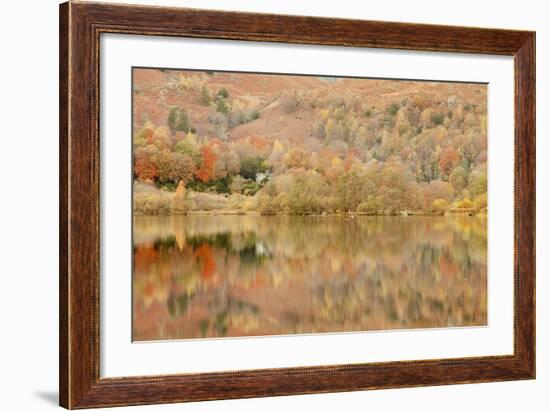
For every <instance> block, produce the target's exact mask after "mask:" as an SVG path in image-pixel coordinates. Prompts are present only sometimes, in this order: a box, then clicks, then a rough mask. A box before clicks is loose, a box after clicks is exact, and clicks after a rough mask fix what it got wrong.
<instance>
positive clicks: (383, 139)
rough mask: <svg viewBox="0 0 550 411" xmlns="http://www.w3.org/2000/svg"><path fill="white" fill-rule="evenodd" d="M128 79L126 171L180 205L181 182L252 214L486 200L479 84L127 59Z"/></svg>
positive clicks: (483, 94) (427, 207) (465, 204)
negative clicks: (137, 65)
mask: <svg viewBox="0 0 550 411" xmlns="http://www.w3.org/2000/svg"><path fill="white" fill-rule="evenodd" d="M133 86H134V89H133V93H134V96H133V99H134V107H133V116H134V118H133V124H134V130H133V131H134V149H135V151H134V156H135V170H134V171H135V178H136V181H137V182H141V183H146V184H150V185H155V186H156V187H157V188H161V189H164V190H165V191H168V192H172V191H174V190H175V189H176V187H177V186H179V187H180V199H181V201H180V202H181V203H182V204H181V205H180V207H179V211H180V212H185V211H186V210H189V209H191V210H192V209H202V208H201V207H198V206H197V204H196V203H195V204H193V202H192V201H187V200H189V199H188V198H187V196H188V195H190V193H189V192H190V191H192V192H194V193H198V192H202V193H207V194H210V195H216V194H217V195H220V194H224V195H225V197H224V198H226V197H227V196H230V197H235V198H232V200H233V205H231V206H230V205H228V204H226V203H227V201H226V202H225V203H224V202H223V201H221V203H223V204H224V205H223V207H225V208H226V209H227V207H235V206H237V207H238V208H242V206H243V204H242V203H243V202H248V206H247V207H248V208H249V210H247V211H250V209H252V210H256V211H260V212H263V213H280V212H288V213H300V214H303V213H318V212H330V213H332V212H343V211H347V212H349V211H353V212H355V211H362V212H367V213H372V214H379V213H395V212H399V211H402V210H412V211H415V210H416V211H419V210H420V211H430V212H437V213H441V212H443V211H445V210H446V209H447V208H451V207H455V208H456V207H459V208H460V207H462V208H467V209H470V208H477V209H483V208H484V207H485V206H486V181H487V180H486V158H487V153H486V147H487V141H486V140H487V137H486V127H487V125H486V124H487V118H486V100H487V88H486V86H485V85H480V84H464V83H443V82H425V81H395V80H379V79H357V78H342V79H335V78H321V77H309V76H291V75H270V74H252V73H222V72H201V71H176V70H157V69H134V73H133ZM297 187H299V188H297ZM186 189H190V190H186ZM352 189H353V191H354V192H356V193H357V195H355V196H352V195H348V197H350V198H341V197H342V194H344V193H348V192H349V191H350V190H352ZM146 191H147V190H146ZM185 191H187V194H185V195H184V194H183V193H184V192H185ZM147 192H148V194H147V195H148V196H149V197H151V195H152V194H151V192H150V190H149V191H147ZM293 192H296V195H298V193H301V194H302V197H303V198H295V197H296V196H293V194H292V193H293ZM303 193H308V194H307V196H305V195H304V194H303ZM348 194H349V193H348ZM239 196H240V197H239ZM165 197H166V196H165ZM236 197H238V198H236ZM244 197H250V198H244ZM351 197H353V198H351ZM166 198H167V199H168V198H169V197H166ZM321 199H322V200H323V201H321ZM157 200H158V199H157ZM436 200H440V201H436ZM137 201H138V203H139V201H140V198H139V196H138V198H137ZM166 201H168V200H166ZM169 201H171V202H173V201H175V200H174V199H173V198H170V199H169ZM434 202H435V204H434ZM184 203H185V205H184ZM217 203H219V204H221V203H220V201H217ZM360 205H361V206H362V207H361V210H359V209H358V208H359V206H360ZM155 207H156V206H151V205H149V207H148V210H149V211H147V212H153V211H154V210H155ZM197 207H198V208H197ZM217 207H218V206H216V207H214V208H217ZM138 208H139V204H138ZM156 208H158V207H156ZM167 208H168V209H170V210H168V211H166V210H165V212H175V210H174V207H173V205H169V206H167ZM245 208H246V207H245ZM136 211H139V210H136ZM141 211H142V212H146V211H145V210H144V209H142V210H141Z"/></svg>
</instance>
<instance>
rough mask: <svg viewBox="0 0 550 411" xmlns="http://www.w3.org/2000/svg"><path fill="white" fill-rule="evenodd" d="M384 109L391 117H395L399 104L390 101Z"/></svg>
mask: <svg viewBox="0 0 550 411" xmlns="http://www.w3.org/2000/svg"><path fill="white" fill-rule="evenodd" d="M386 111H387V112H388V114H389V115H390V116H392V117H395V115H396V114H397V112H398V111H399V105H398V104H397V103H392V104H390V105H389V106H388V108H387V109H386Z"/></svg>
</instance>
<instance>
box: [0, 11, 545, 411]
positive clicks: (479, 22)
mask: <svg viewBox="0 0 550 411" xmlns="http://www.w3.org/2000/svg"><path fill="white" fill-rule="evenodd" d="M165 2H166V3H168V2H167V1H165ZM57 3H58V2H57V1H53V0H47V1H45V0H32V1H31V0H26V1H24V2H6V3H5V4H3V9H2V17H4V19H3V23H2V25H0V30H2V33H1V34H2V37H1V38H2V45H1V47H2V53H1V56H2V65H0V71H1V73H0V87H1V88H0V105H1V106H2V107H1V108H2V110H1V113H2V117H1V118H2V128H1V130H2V133H1V135H2V145H1V146H0V147H1V149H0V150H1V151H0V153H1V154H2V155H1V157H0V173H1V174H0V175H1V176H2V181H3V182H4V184H7V186H5V187H3V190H2V196H1V198H0V207H1V210H0V211H1V212H0V218H1V225H0V227H1V229H2V235H1V236H0V241H1V244H0V250H2V254H1V256H2V265H1V267H2V270H1V274H2V278H3V280H4V281H3V283H2V285H3V287H2V291H3V292H2V294H1V297H0V304H1V307H0V308H1V310H0V313H2V314H1V320H2V328H1V330H2V343H1V348H2V349H1V350H0V364H1V368H2V373H1V374H0V375H1V376H0V378H1V384H2V394H3V395H2V397H1V398H0V403H1V408H2V409H9V410H41V409H54V408H55V407H56V405H55V404H56V402H57V359H58V357H57V336H58V323H57V309H58V307H57V298H58V290H57V286H58V283H57V278H58V277H57V270H58V258H57V252H58V250H57V238H58V237H57V236H58V228H57V227H58V214H57V207H58V200H57V196H58V191H57V190H58V184H57V178H58V176H57V170H58V168H57V162H58V146H57V125H58V111H57V75H58V69H57V47H58V46H57V39H58V37H57V14H58V11H57ZM158 3H160V2H157V4H158ZM170 3H171V4H173V5H174V4H183V5H188V6H195V7H202V8H221V9H233V10H243V11H244V10H249V11H263V12H275V13H286V14H306V15H320V16H341V17H354V18H364V19H376V20H394V21H408V22H421V23H440V24H456V25H471V26H485V27H502V28H518V29H522V28H523V29H531V30H537V44H538V47H537V72H538V79H537V95H538V101H537V106H538V118H537V130H538V133H537V134H538V138H537V152H538V158H539V161H538V165H537V172H538V181H539V184H538V190H537V191H538V194H537V203H538V206H537V209H538V213H537V214H538V217H537V222H538V224H537V226H538V230H537V254H538V256H539V258H538V261H537V271H538V278H537V304H538V305H537V324H538V333H537V354H538V356H537V376H538V377H537V380H535V381H522V382H509V383H491V384H476V385H464V386H447V387H426V388H414V389H400V390H386V391H371V392H354V393H345V394H323V395H307V396H298V397H280V398H268V399H252V400H231V401H218V402H209V403H200V404H185V405H165V406H151V407H147V408H145V407H143V409H159V410H172V409H174V410H175V409H179V410H207V409H208V410H257V409H266V410H278V409H285V408H287V409H310V408H311V409H327V410H328V409H335V408H339V409H349V410H364V409H369V408H370V409H384V410H386V409H389V410H393V409H404V408H406V409H423V410H441V409H445V410H455V409H456V410H463V409H465V408H471V409H498V410H517V409H523V408H525V409H534V410H543V409H547V407H548V404H547V403H548V390H549V389H550V369H549V367H550V363H549V357H548V353H549V351H548V348H546V347H549V346H550V341H549V339H550V338H549V337H550V319H549V313H550V304H549V302H548V299H549V297H550V296H549V291H548V290H549V287H550V280H549V278H548V271H549V269H550V257H549V256H548V252H546V253H544V248H543V247H544V246H545V245H546V247H548V244H550V238H549V234H548V232H549V229H550V222H549V217H548V214H547V213H544V210H548V209H550V204H549V200H550V193H549V191H548V190H549V189H548V188H547V187H546V188H545V187H543V184H544V182H545V180H548V178H549V177H550V162H548V161H544V160H545V157H546V156H545V154H547V153H550V143H549V141H548V139H547V138H544V137H545V136H548V135H549V134H550V128H549V122H548V120H547V119H546V118H545V117H544V114H545V113H548V112H550V104H549V103H548V102H547V101H548V100H547V99H546V98H545V93H548V92H549V91H550V87H549V85H550V83H549V82H550V80H549V79H548V76H547V73H548V72H550V28H549V27H548V19H549V17H550V15H549V13H548V11H547V10H546V9H545V8H544V7H545V3H546V2H542V1H537V0H523V1H522V2H521V3H520V4H518V2H517V1H493V2H489V1H487V2H480V1H471V0H462V1H460V2H448V3H443V2H441V1H424V2H420V1H416V2H411V1H407V0H393V1H391V2H357V1H356V0H338V1H330V2H329V1H325V2H321V1H319V0H317V1H314V0H312V1H306V0H302V1H292V0H264V1H261V2H260V1H257V0H256V1H254V0H250V1H244V0H243V1H238V0H231V1H228V0H219V1H215V0H202V1H200V0H196V1H195V0H193V1H191V0H190V1H175V0H174V1H171V2H170ZM546 186H548V184H547V183H546ZM133 409H138V408H133Z"/></svg>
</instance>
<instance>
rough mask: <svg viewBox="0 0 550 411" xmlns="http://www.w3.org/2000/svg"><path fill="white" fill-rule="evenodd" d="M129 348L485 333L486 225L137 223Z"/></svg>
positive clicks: (278, 220) (182, 219) (350, 220)
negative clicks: (478, 329) (228, 340)
mask: <svg viewBox="0 0 550 411" xmlns="http://www.w3.org/2000/svg"><path fill="white" fill-rule="evenodd" d="M133 254H134V256H133V257H134V273H133V339H134V340H135V341H147V340H162V339H186V338H201V337H202V338H218V337H236V336H253V335H280V334H303V333H321V332H343V331H372V330H388V329H405V328H435V327H455V326H479V325H485V324H487V219H486V217H482V216H474V217H468V216H456V217H420V216H414V217H413V216H409V217H380V216H379V217H370V216H353V217H351V216H334V217H332V216H328V217H313V216H311V217H306V216H251V215H242V216H236V215H220V216H214V215H187V216H166V217H160V216H136V217H134V247H133Z"/></svg>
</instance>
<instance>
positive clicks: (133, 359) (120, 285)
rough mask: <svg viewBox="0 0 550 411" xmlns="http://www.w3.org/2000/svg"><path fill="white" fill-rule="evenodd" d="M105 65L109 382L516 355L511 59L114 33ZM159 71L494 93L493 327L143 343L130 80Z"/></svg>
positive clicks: (104, 282)
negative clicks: (478, 87)
mask: <svg viewBox="0 0 550 411" xmlns="http://www.w3.org/2000/svg"><path fill="white" fill-rule="evenodd" d="M186 56H194V58H193V59H192V61H189V59H188V58H187V57H186ZM100 61H101V62H102V63H101V64H102V66H101V69H100V72H101V81H100V84H101V91H100V96H101V97H100V98H101V102H100V106H101V133H100V134H101V142H100V147H101V156H100V157H101V178H100V181H101V196H100V197H101V201H102V203H101V207H100V208H101V226H102V230H101V246H100V249H101V264H100V266H101V281H100V284H101V310H100V312H101V319H100V327H101V330H100V335H101V364H100V370H101V376H102V377H121V376H128V375H159V374H174V373H182V372H211V371H217V370H219V371H233V370H239V369H258V368H278V367H297V366H305V365H332V364H347V363H365V362H377V361H399V360H417V359H430V358H432V359H434V358H453V357H454V358H459V357H474V356H483V355H499V354H500V355H506V354H512V353H513V251H514V250H513V232H514V230H513V228H514V225H513V185H512V184H509V183H508V182H510V181H513V178H514V174H513V171H514V127H513V126H514V121H513V118H514V113H513V101H514V81H513V80H514V75H513V61H512V58H511V57H503V56H480V55H472V54H458V53H421V52H411V51H395V50H372V49H371V50H365V49H360V48H343V49H342V48H337V49H335V48H334V47H321V46H303V45H295V44H294V45H289V44H275V43H271V44H266V43H255V42H247V43H244V42H235V41H224V40H218V41H213V40H208V41H206V40H202V39H173V38H165V37H160V38H154V37H153V38H151V37H144V36H130V35H120V34H106V35H102V38H101V58H100ZM154 65H157V66H160V67H180V68H182V67H185V68H194V69H209V70H216V69H217V70H244V71H261V70H263V71H271V72H278V73H301V74H327V75H331V76H338V75H356V76H370V77H383V76H386V77H390V78H405V77H406V78H423V79H431V80H461V81H478V82H487V83H489V85H488V86H487V87H488V118H489V129H488V131H489V133H488V146H489V150H488V151H489V161H488V165H489V170H488V174H489V193H488V194H489V222H488V223H489V230H488V245H489V249H488V291H489V295H488V326H485V327H463V328H460V327H457V328H440V329H432V330H421V329H417V330H393V331H383V332H380V331H378V332H362V333H357V332H356V333H333V334H317V335H306V336H304V335H292V336H290V335H288V336H284V337H283V336H271V337H261V338H258V337H257V338H223V339H208V340H206V341H205V340H201V339H198V340H197V339H193V340H187V341H162V342H156V343H139V344H137V343H134V344H132V343H131V323H130V321H129V319H130V318H131V307H132V304H131V287H130V284H131V254H130V252H131V243H132V239H131V226H130V225H131V223H132V218H131V208H132V207H131V188H132V187H131V184H129V183H128V182H129V181H130V180H131V166H130V165H131V159H130V155H131V153H130V146H131V143H130V142H131V127H130V124H129V121H128V120H129V119H130V118H131V95H132V92H131V81H130V72H131V67H132V66H154ZM491 119H493V120H491ZM366 347H368V348H366Z"/></svg>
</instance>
